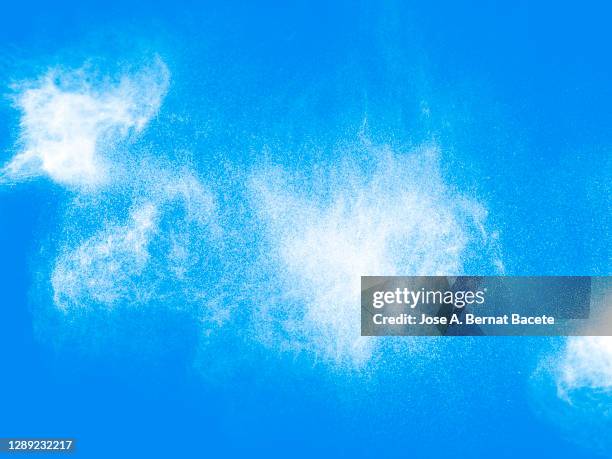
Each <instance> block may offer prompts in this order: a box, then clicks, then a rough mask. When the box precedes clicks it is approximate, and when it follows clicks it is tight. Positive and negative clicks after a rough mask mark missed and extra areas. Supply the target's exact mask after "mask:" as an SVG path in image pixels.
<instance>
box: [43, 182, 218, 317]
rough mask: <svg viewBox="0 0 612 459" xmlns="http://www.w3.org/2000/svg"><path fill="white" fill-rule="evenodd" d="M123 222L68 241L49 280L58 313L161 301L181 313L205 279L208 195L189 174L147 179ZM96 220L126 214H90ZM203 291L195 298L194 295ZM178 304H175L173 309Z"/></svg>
mask: <svg viewBox="0 0 612 459" xmlns="http://www.w3.org/2000/svg"><path fill="white" fill-rule="evenodd" d="M151 185H152V186H153V187H152V188H146V189H145V190H144V191H139V192H138V194H137V196H138V197H137V198H136V199H135V201H136V202H138V203H137V204H134V205H133V208H132V209H131V210H130V212H129V216H128V217H127V219H125V221H124V222H118V223H117V222H113V223H109V222H107V223H106V224H104V225H103V227H102V228H101V229H99V230H98V231H97V232H95V234H93V235H92V236H90V237H88V238H84V239H81V238H80V237H79V236H80V235H79V234H78V233H77V234H71V235H70V237H71V239H69V240H68V241H67V242H66V243H65V245H64V246H63V247H62V248H61V250H60V255H59V257H58V259H57V260H56V262H55V266H54V268H53V272H52V275H51V286H52V288H53V294H54V302H55V304H56V306H57V307H58V308H60V309H62V310H68V309H74V308H81V307H90V306H104V307H113V306H115V305H117V304H120V303H123V304H130V305H138V304H146V303H148V302H152V301H165V302H167V303H168V304H172V305H174V304H180V305H185V304H187V303H189V302H190V301H192V300H193V299H194V298H189V296H190V295H191V296H193V297H196V298H195V299H198V298H197V294H196V292H195V291H194V289H205V288H206V286H205V285H204V283H202V282H200V278H201V276H202V274H205V273H206V269H207V268H208V266H207V260H206V257H207V251H208V249H209V247H203V245H206V244H212V242H213V241H214V240H215V239H216V237H217V235H218V228H217V226H216V223H215V222H216V205H215V203H214V198H213V196H212V194H211V193H210V192H209V191H208V190H207V188H206V187H204V186H203V185H202V184H201V183H200V181H199V180H197V178H196V177H195V176H193V175H192V174H190V173H188V172H183V173H181V174H180V175H172V174H170V175H167V176H166V175H164V173H163V172H158V173H157V174H154V175H153V176H152V177H151ZM85 208H86V212H87V213H88V214H91V213H92V212H94V213H96V212H98V213H99V214H100V215H99V220H100V221H102V222H103V221H105V220H108V218H109V217H110V216H113V215H116V214H122V213H123V209H118V210H117V209H108V208H101V209H97V210H96V209H95V208H94V206H89V205H88V206H86V207H85ZM199 291H200V290H199ZM177 300H178V302H177Z"/></svg>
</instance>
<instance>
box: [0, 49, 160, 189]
mask: <svg viewBox="0 0 612 459" xmlns="http://www.w3.org/2000/svg"><path fill="white" fill-rule="evenodd" d="M92 75H93V73H91V72H87V71H86V70H84V69H79V70H74V71H67V70H62V69H59V68H58V69H52V70H50V71H49V72H47V73H46V74H45V75H44V76H42V77H41V78H38V79H36V80H34V81H29V82H23V83H20V84H19V85H16V88H15V89H16V90H17V93H16V95H15V105H16V107H17V108H18V109H19V110H20V111H21V120H20V136H19V151H18V153H17V154H16V155H15V156H14V157H13V158H12V159H11V160H10V161H9V163H8V164H7V165H6V166H5V167H4V168H3V170H2V173H3V175H4V180H12V181H18V180H23V179H26V178H29V177H33V176H39V175H45V176H48V177H50V178H51V179H52V180H54V181H55V182H57V183H59V184H62V185H65V186H69V187H77V188H81V189H82V188H88V187H95V186H97V185H100V184H103V183H105V182H106V181H108V179H109V168H110V167H111V164H112V162H111V161H110V160H109V158H108V155H109V154H110V153H111V150H112V148H113V147H114V146H115V145H116V144H117V142H118V141H120V140H122V139H125V138H126V136H128V134H129V133H130V132H132V131H133V132H138V131H141V130H142V129H143V128H144V127H145V126H146V124H147V123H148V122H149V120H150V119H151V118H152V117H153V116H154V115H155V113H156V112H157V111H158V109H159V107H160V104H161V101H162V98H163V96H164V94H165V92H166V90H167V86H168V82H169V72H168V70H167V68H166V66H165V65H164V63H163V62H162V61H161V60H157V61H156V62H155V63H154V64H153V65H151V66H149V67H147V68H143V69H141V70H140V71H139V72H137V73H134V74H131V75H124V76H123V77H121V78H118V79H114V80H111V79H95V78H94V77H93V76H92Z"/></svg>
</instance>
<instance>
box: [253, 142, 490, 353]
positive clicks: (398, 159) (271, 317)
mask: <svg viewBox="0 0 612 459" xmlns="http://www.w3.org/2000/svg"><path fill="white" fill-rule="evenodd" d="M371 154H372V156H371V158H370V160H369V161H368V162H367V164H364V163H361V164H360V163H358V162H356V161H350V160H349V161H346V162H344V164H342V165H341V166H334V167H329V168H326V169H323V170H321V171H319V174H318V175H316V177H312V178H309V179H305V178H303V177H296V176H291V174H289V173H288V172H286V171H283V170H279V169H273V168H270V169H265V170H263V171H261V173H260V174H258V175H256V176H255V178H254V179H253V181H252V184H251V199H252V202H253V203H254V206H255V207H256V210H257V213H258V217H259V218H260V220H261V222H262V231H263V234H264V240H266V241H267V243H268V244H269V250H267V251H266V255H265V257H266V258H268V261H269V264H270V265H271V268H270V269H271V270H272V272H273V277H272V278H273V280H269V281H268V282H269V283H274V282H278V283H279V287H278V290H279V294H278V297H277V298H273V299H271V300H268V299H264V300H262V304H263V306H262V319H261V321H260V325H261V326H262V327H263V328H265V324H266V322H272V321H276V322H280V323H281V334H282V335H284V336H285V337H286V343H287V344H286V345H287V346H289V347H292V348H300V349H306V350H309V351H314V352H316V353H317V354H319V355H321V356H323V357H325V358H331V359H333V360H336V361H341V360H350V361H352V362H354V363H357V364H359V363H362V362H365V361H366V360H368V359H369V358H370V356H371V355H372V352H373V346H374V343H375V341H374V340H372V339H368V338H364V337H361V336H360V276H363V275H453V274H460V273H462V272H463V271H464V268H465V259H466V258H468V257H469V256H473V257H475V259H476V258H478V255H477V254H478V253H479V252H480V253H481V256H482V258H484V259H487V254H489V253H490V251H489V250H488V249H487V248H486V246H487V245H488V244H489V243H490V240H489V236H488V235H487V233H486V231H485V229H484V220H485V218H486V211H485V209H484V207H483V206H482V205H480V204H479V203H477V202H475V201H473V200H470V199H467V198H465V197H464V196H462V195H460V194H459V193H457V192H456V191H454V190H453V189H451V188H450V187H449V186H447V185H446V184H445V183H444V181H443V179H442V177H441V173H440V170H439V167H438V156H439V152H438V151H437V150H436V148H434V147H426V148H422V149H421V150H419V151H415V152H412V153H411V154H409V155H401V154H395V153H393V152H391V151H389V150H384V149H383V150H378V151H374V152H373V153H372V152H371ZM471 248H472V249H475V248H477V249H478V250H474V251H472V252H471V251H470V249H471ZM495 263H496V260H494V259H487V264H488V266H493V265H494V264H495ZM481 266H482V264H481ZM491 269H495V268H491ZM269 303H270V304H269Z"/></svg>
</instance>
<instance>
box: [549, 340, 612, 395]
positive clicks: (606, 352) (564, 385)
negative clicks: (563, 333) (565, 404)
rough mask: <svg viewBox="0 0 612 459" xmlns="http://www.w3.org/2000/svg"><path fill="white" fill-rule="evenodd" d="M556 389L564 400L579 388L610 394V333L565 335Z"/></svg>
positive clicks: (611, 385) (611, 357)
mask: <svg viewBox="0 0 612 459" xmlns="http://www.w3.org/2000/svg"><path fill="white" fill-rule="evenodd" d="M557 389H558V392H559V395H560V396H561V397H562V398H565V399H567V400H570V399H571V393H572V392H573V391H575V390H579V389H589V390H592V391H596V392H602V393H608V394H610V395H612V337H609V336H583V337H582V336H581V337H570V338H568V339H567V342H566V345H565V348H564V350H563V354H562V356H561V358H560V359H559V361H558V372H557Z"/></svg>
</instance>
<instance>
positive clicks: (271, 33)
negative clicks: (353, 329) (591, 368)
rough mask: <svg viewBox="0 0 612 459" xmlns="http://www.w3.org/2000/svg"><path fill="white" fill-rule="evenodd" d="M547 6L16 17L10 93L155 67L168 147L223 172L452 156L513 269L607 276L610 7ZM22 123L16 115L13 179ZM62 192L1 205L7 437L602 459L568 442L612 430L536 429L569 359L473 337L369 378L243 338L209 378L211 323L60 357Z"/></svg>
mask: <svg viewBox="0 0 612 459" xmlns="http://www.w3.org/2000/svg"><path fill="white" fill-rule="evenodd" d="M531 3H533V2H523V1H513V2H486V1H469V2H467V1H466V2H460V3H457V2H442V1H430V2H420V4H412V3H411V2H380V3H378V2H358V1H351V2H280V1H279V2H272V1H263V2H257V3H255V2H236V1H222V2H192V3H189V2H180V1H175V2H167V3H161V2H134V1H127V2H125V1H124V2H109V1H104V2H93V3H84V2H53V3H51V2H31V1H20V2H6V3H5V4H3V6H2V12H1V13H0V78H1V79H2V81H1V83H2V84H3V87H5V88H6V87H8V85H9V84H10V83H11V82H12V81H18V80H20V79H23V78H32V77H35V76H36V75H38V74H40V73H42V72H44V70H45V69H46V68H47V67H48V66H50V65H55V64H57V63H60V64H62V65H66V66H79V65H80V64H81V63H82V62H83V61H84V60H85V59H87V58H89V57H92V56H93V57H96V58H98V59H101V60H102V61H104V62H105V63H106V65H107V66H108V68H109V69H111V70H112V69H113V68H114V66H116V65H120V64H121V62H126V61H133V60H134V59H139V58H140V57H141V56H143V55H151V53H157V54H159V55H160V56H161V57H162V58H163V60H164V61H165V62H166V64H167V65H168V67H169V68H170V70H171V73H172V86H171V90H170V92H169V94H168V96H167V98H166V100H165V102H164V108H163V111H162V113H161V114H160V117H161V119H160V120H158V121H156V123H157V124H156V125H154V126H153V128H152V129H151V132H152V133H150V134H147V135H149V137H150V138H149V141H150V142H152V143H153V144H154V145H156V146H159V147H161V148H160V150H164V149H166V150H167V151H171V150H179V149H181V148H185V149H189V150H191V151H198V152H206V154H205V155H201V157H200V156H199V157H197V162H198V168H199V169H200V170H202V171H217V172H216V173H218V171H219V170H220V168H221V166H220V165H219V163H220V162H221V161H223V160H225V159H227V160H229V161H231V162H232V163H234V164H236V165H238V167H245V168H246V167H248V166H249V165H250V164H251V163H252V162H253V161H255V160H256V157H257V155H256V154H254V153H253V152H257V151H261V149H263V148H264V147H265V148H269V149H270V155H272V156H273V157H274V158H275V160H277V161H280V162H283V163H286V164H288V165H291V166H295V165H298V166H299V165H301V164H308V163H310V162H312V161H316V160H317V159H318V158H319V157H320V156H325V155H333V154H334V153H333V151H334V146H335V145H337V144H338V143H339V142H341V141H343V140H345V139H346V138H351V137H355V136H357V134H358V132H359V130H360V129H361V127H362V126H363V123H364V119H367V128H368V133H369V136H370V137H371V138H372V140H373V141H375V142H380V143H389V144H390V145H392V146H396V147H398V148H404V147H406V146H412V145H418V144H420V143H421V142H423V141H430V140H432V139H433V140H435V141H436V142H438V144H439V145H440V148H441V150H442V151H443V152H444V156H443V159H444V162H443V167H444V174H445V176H446V177H447V178H448V181H449V182H450V183H453V184H457V185H458V186H460V187H461V188H462V189H464V190H468V191H469V192H472V193H473V194H474V195H476V196H479V197H481V198H482V199H483V200H484V201H485V202H486V205H487V208H488V209H489V212H490V218H491V221H492V223H493V226H495V227H496V228H499V230H500V234H501V241H500V242H501V247H502V252H503V258H504V261H505V264H506V269H507V272H508V274H517V275H520V274H559V275H571V274H577V275H598V274H599V275H608V274H610V259H611V256H610V255H611V253H610V244H609V235H610V212H609V201H610V194H609V192H610V186H609V182H610V177H611V176H612V169H611V167H612V165H611V163H610V154H609V152H610V148H611V146H612V131H611V130H610V125H611V121H612V112H611V111H610V106H611V105H612V86H611V85H610V81H611V77H612V61H611V60H610V59H609V57H610V56H609V52H610V43H612V36H611V35H612V31H611V29H610V27H609V18H610V17H611V13H612V7H610V6H609V5H607V2H590V1H583V2H561V3H559V2H539V3H538V5H533V4H531ZM424 103H425V104H426V105H427V107H428V108H429V111H430V116H427V117H425V116H423V104H424ZM164 113H178V114H183V115H186V116H188V117H189V122H188V123H182V124H180V125H172V124H171V122H170V121H169V119H168V118H164ZM18 120H19V118H18V113H17V112H16V111H14V110H13V109H12V108H11V107H10V102H9V101H8V99H6V100H5V101H4V103H2V104H0V159H2V160H3V162H5V161H6V160H8V159H9V158H10V157H11V156H12V154H13V153H14V146H13V145H14V142H15V140H16V138H17V135H18ZM211 173H215V172H211ZM63 194H64V192H62V191H60V190H59V189H58V188H56V187H54V186H53V185H52V184H50V183H48V182H45V181H38V182H34V183H33V184H28V185H27V186H17V187H15V188H10V189H2V190H0V244H1V245H0V246H1V247H2V257H0V291H2V292H3V294H2V299H1V300H0V315H1V317H0V357H1V360H0V361H1V362H2V367H1V370H0V402H1V407H0V435H1V436H5V437H6V436H11V435H17V436H47V437H49V436H73V437H75V438H77V439H78V442H79V448H80V452H79V454H81V455H83V456H84V457H93V456H99V457H113V456H123V455H124V456H126V457H132V456H133V457H148V456H157V455H159V456H164V457H212V456H221V457H225V456H231V455H238V454H242V453H261V454H263V453H264V452H265V454H266V455H267V456H270V457H277V456H278V457H281V456H284V457H293V456H311V455H313V454H317V455H326V456H327V455H343V456H349V455H350V456H352V457H361V456H367V457H369V456H375V455H377V456H378V457H391V456H397V457H436V456H459V457H463V456H466V457H475V456H479V455H482V456H491V455H497V456H499V457H516V456H518V455H524V456H526V457H535V456H541V457H591V456H590V455H593V454H595V453H594V452H592V451H591V450H589V449H588V448H585V447H584V446H581V444H580V442H576V441H573V440H572V437H585V438H587V439H588V438H589V436H591V435H592V436H595V437H596V436H601V435H605V432H602V431H601V429H600V428H598V427H597V425H594V424H590V423H588V422H587V423H581V422H580V420H578V421H576V420H573V421H572V425H574V426H575V429H576V430H577V432H574V433H571V432H570V433H568V432H566V431H564V430H563V428H560V427H559V426H557V425H555V424H554V423H552V422H549V421H550V420H547V419H545V418H543V417H542V416H539V415H538V412H539V411H540V410H541V407H539V402H538V401H534V400H540V399H541V398H542V396H541V392H540V389H538V388H536V389H534V388H533V386H534V383H533V382H530V376H529V375H530V374H531V372H533V370H534V368H535V367H536V365H537V363H538V359H539V357H540V356H541V354H542V353H543V352H546V350H547V349H551V348H553V349H554V347H555V346H557V345H558V343H556V342H555V341H551V340H543V339H542V340H540V339H487V340H486V341H483V340H473V339H467V338H466V339H461V338H457V339H454V341H453V342H452V343H451V342H447V343H445V344H440V346H441V348H442V352H441V354H442V355H439V356H438V357H436V358H435V359H432V360H431V361H428V360H427V359H422V360H420V361H419V362H410V361H407V360H403V359H401V356H399V357H398V358H397V359H396V360H395V361H394V362H393V364H391V363H390V364H389V366H388V368H389V369H388V370H387V371H383V372H380V373H378V374H376V375H371V376H369V377H368V378H366V379H367V381H365V380H364V378H359V377H355V376H354V375H346V374H339V373H335V372H334V371H333V370H330V369H328V368H322V367H320V366H316V365H313V364H312V363H311V362H308V361H306V360H302V359H297V360H295V359H293V358H289V357H287V356H283V355H275V354H272V353H270V352H269V351H266V350H263V349H256V348H252V347H246V346H242V345H241V344H240V342H239V341H236V340H233V339H232V337H231V336H228V337H227V339H223V340H220V341H219V342H218V343H216V345H215V346H213V347H212V349H211V351H210V353H211V356H212V357H210V360H211V361H214V363H211V366H212V367H214V368H215V369H216V370H215V371H219V372H221V373H222V374H223V377H219V378H212V379H214V380H213V381H202V378H201V376H200V371H199V370H198V369H197V368H194V366H193V363H192V362H193V358H194V355H193V354H194V352H195V351H194V349H195V348H197V346H196V345H195V344H197V340H198V338H197V336H198V330H197V325H196V324H190V323H189V321H188V320H184V318H182V317H181V316H180V315H179V314H171V313H166V314H164V313H163V312H158V313H156V314H154V315H148V316H143V317H138V316H137V314H136V316H135V317H126V318H123V319H122V320H121V321H120V322H119V323H116V322H113V326H115V325H116V326H118V327H119V328H118V329H115V330H113V331H112V333H111V335H112V336H110V337H109V338H107V340H106V341H105V346H106V348H105V349H104V350H103V351H101V352H98V353H95V354H94V355H92V353H91V352H83V350H82V349H81V348H80V347H79V341H78V338H75V339H74V341H73V342H71V345H68V346H60V347H54V346H52V345H49V343H47V342H41V340H39V339H38V338H37V330H36V329H35V326H34V321H33V311H32V308H33V306H32V305H33V304H35V303H36V302H39V301H49V298H48V296H49V295H48V292H42V293H41V292H39V291H36V289H33V288H32V286H33V285H39V283H37V273H36V270H35V269H34V267H35V266H36V263H37V262H36V260H38V259H39V258H40V257H44V254H41V241H43V240H44V239H45V238H46V237H48V236H47V234H48V233H49V232H51V233H52V232H53V230H54V228H55V225H56V224H57V221H58V219H59V217H58V215H60V213H61V202H62V199H63V198H64V196H63ZM45 295H46V296H45ZM101 322H103V320H101ZM142 322H145V324H146V325H144V326H142V328H143V329H146V330H147V332H146V333H147V336H150V337H151V338H150V341H151V342H149V343H148V346H149V348H150V349H153V351H152V352H149V353H145V354H144V355H142V354H141V353H140V352H139V351H138V349H137V345H135V344H133V343H134V342H138V339H144V338H143V337H142V336H139V335H138V333H139V331H138V330H135V329H134V328H133V327H134V326H133V324H134V323H142ZM100 326H101V327H102V332H104V328H103V325H100ZM140 333H144V332H142V331H141V332H140ZM51 334H52V332H51ZM134 335H136V339H135V338H134ZM135 347H136V349H135ZM237 355H240V358H238V357H236V356H237ZM219 381H221V382H219ZM535 384H536V385H537V384H538V383H535ZM551 390H552V389H551ZM550 403H555V402H554V401H551V402H550ZM563 422H564V421H563V420H562V421H560V423H561V424H563ZM568 422H569V421H568ZM604 425H606V424H605V423H604ZM607 426H608V427H609V423H608V424H607ZM598 429H599V430H598ZM117 448H121V449H120V450H119V453H117V452H116V449H117Z"/></svg>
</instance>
